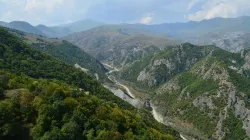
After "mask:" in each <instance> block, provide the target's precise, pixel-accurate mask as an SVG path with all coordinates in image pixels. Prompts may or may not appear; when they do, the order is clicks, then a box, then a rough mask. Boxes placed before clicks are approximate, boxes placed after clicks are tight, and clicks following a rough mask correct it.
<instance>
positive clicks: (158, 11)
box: [0, 0, 250, 26]
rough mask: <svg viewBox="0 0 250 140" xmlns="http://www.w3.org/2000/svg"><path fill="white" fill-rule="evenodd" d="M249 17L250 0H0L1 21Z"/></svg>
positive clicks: (158, 20) (164, 20)
mask: <svg viewBox="0 0 250 140" xmlns="http://www.w3.org/2000/svg"><path fill="white" fill-rule="evenodd" d="M238 16H250V0H0V21H5V22H11V21H27V22H29V23H31V24H32V25H38V24H45V25H48V26H55V25H60V24H67V23H71V22H75V21H79V20H82V19H93V20H98V21H102V22H105V23H108V24H118V23H141V24H159V23H174V22H187V21H201V20H204V19H211V18H215V17H223V18H231V17H238Z"/></svg>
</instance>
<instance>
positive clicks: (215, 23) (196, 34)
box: [130, 16, 250, 52]
mask: <svg viewBox="0 0 250 140" xmlns="http://www.w3.org/2000/svg"><path fill="white" fill-rule="evenodd" d="M249 24H250V17H248V16H244V17H238V18H213V19H209V20H202V21H200V22H194V21H190V22H187V23H164V24H155V25H142V24H131V25H130V26H131V27H135V28H140V29H146V30H149V31H151V32H155V33H158V34H162V35H164V34H165V35H168V36H171V37H173V38H175V39H177V40H181V41H183V42H192V43H195V44H197V45H203V44H206V45H209V44H215V45H218V46H219V47H221V48H223V49H226V50H229V51H233V52H234V51H240V50H241V49H243V48H247V47H250V46H249V45H246V44H248V43H243V44H245V45H242V42H237V43H229V44H224V45H223V42H222V41H223V40H224V39H225V37H226V38H227V39H229V40H234V39H235V37H236V36H235V35H236V34H238V33H239V32H240V33H241V34H247V33H250V26H249ZM142 33H143V34H145V32H142ZM209 34H210V35H211V34H212V35H216V38H215V36H209ZM241 36H242V35H240V36H237V37H236V38H237V40H242V41H243V42H248V40H246V39H248V38H247V37H246V36H245V35H243V36H242V38H241ZM218 40H221V41H218ZM237 44H239V45H237ZM228 45H229V46H228Z"/></svg>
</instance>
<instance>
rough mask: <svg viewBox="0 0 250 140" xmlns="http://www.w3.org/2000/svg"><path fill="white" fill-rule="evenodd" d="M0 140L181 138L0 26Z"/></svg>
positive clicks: (148, 114)
mask: <svg viewBox="0 0 250 140" xmlns="http://www.w3.org/2000/svg"><path fill="white" fill-rule="evenodd" d="M0 69H1V70H0V96H1V97H0V118H1V120H0V139H40V140H45V139H50V140H53V139H54V140H57V139H91V140H92V139H117V140H118V139H119V140H120V139H180V138H179V136H178V133H177V132H176V131H175V130H173V129H171V128H169V127H166V126H164V125H162V124H159V123H158V122H156V121H155V120H154V119H153V117H152V115H151V114H150V113H149V112H147V111H146V110H138V109H135V108H134V107H132V106H131V105H130V104H128V103H127V102H125V101H123V100H121V99H119V98H118V97H116V96H114V95H113V94H112V93H111V92H110V91H109V90H107V89H105V88H104V87H103V86H102V85H101V84H100V83H99V82H98V81H97V80H95V78H94V77H92V76H90V75H88V74H87V73H84V72H82V71H81V70H79V69H76V68H74V67H73V66H71V65H69V64H66V63H64V62H61V61H59V60H57V59H55V58H53V57H52V56H51V55H47V54H45V53H42V52H40V51H37V50H35V49H34V48H32V47H31V46H29V45H27V44H26V43H24V42H23V41H22V40H21V39H19V38H18V37H16V36H14V35H12V34H10V33H8V31H7V30H4V29H2V28H0Z"/></svg>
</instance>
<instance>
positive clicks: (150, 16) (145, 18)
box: [140, 14, 153, 24]
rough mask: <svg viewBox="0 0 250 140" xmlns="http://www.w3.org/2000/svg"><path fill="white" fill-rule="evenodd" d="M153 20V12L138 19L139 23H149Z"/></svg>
mask: <svg viewBox="0 0 250 140" xmlns="http://www.w3.org/2000/svg"><path fill="white" fill-rule="evenodd" d="M152 21H153V14H148V15H147V16H145V17H143V18H141V19H140V23H141V24H150V23H151V22H152Z"/></svg>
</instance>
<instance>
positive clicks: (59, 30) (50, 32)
mask: <svg viewBox="0 0 250 140" xmlns="http://www.w3.org/2000/svg"><path fill="white" fill-rule="evenodd" d="M36 28H37V29H39V30H40V31H42V32H43V33H44V34H46V35H47V36H49V37H62V36H66V35H69V34H70V33H72V31H71V30H70V29H68V28H66V27H59V26H53V27H47V26H45V25H38V26H36Z"/></svg>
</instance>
